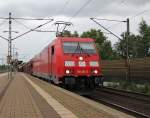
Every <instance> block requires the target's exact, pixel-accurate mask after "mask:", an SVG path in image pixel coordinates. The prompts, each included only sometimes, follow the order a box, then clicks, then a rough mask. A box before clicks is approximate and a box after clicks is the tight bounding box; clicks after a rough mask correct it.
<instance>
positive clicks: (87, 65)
mask: <svg viewBox="0 0 150 118" xmlns="http://www.w3.org/2000/svg"><path fill="white" fill-rule="evenodd" d="M31 62H32V72H33V74H34V75H36V76H40V77H43V78H46V79H48V80H52V81H53V82H54V83H56V84H59V83H62V82H63V81H64V78H65V77H67V78H69V77H74V78H78V77H87V78H94V77H96V78H100V79H101V78H102V71H101V64H100V62H101V58H100V56H99V54H98V52H97V50H96V46H95V43H94V39H91V38H73V37H68V38H67V37H58V38H56V39H55V40H54V41H53V42H52V43H50V44H49V45H48V46H47V47H46V48H45V49H44V50H43V51H42V52H41V53H40V54H39V55H36V56H35V57H34V58H33V59H32V61H31ZM67 81H68V80H67ZM67 83H68V82H67Z"/></svg>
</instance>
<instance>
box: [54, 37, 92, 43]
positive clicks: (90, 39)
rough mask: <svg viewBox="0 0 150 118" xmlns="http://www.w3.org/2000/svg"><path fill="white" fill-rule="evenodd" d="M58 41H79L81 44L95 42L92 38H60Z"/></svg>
mask: <svg viewBox="0 0 150 118" xmlns="http://www.w3.org/2000/svg"><path fill="white" fill-rule="evenodd" d="M56 40H62V41H79V42H87V41H88V42H93V41H94V39H92V38H78V37H58V38H57V39H56Z"/></svg>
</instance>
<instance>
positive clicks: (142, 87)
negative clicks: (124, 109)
mask: <svg viewBox="0 0 150 118" xmlns="http://www.w3.org/2000/svg"><path fill="white" fill-rule="evenodd" d="M118 83H119V84H118ZM107 86H108V87H112V88H115V89H123V90H127V91H133V92H139V93H144V94H148V95H150V83H142V84H140V83H138V84H137V83H135V82H133V81H132V82H129V81H118V82H116V81H114V82H113V81H112V82H111V84H109V83H108V84H107Z"/></svg>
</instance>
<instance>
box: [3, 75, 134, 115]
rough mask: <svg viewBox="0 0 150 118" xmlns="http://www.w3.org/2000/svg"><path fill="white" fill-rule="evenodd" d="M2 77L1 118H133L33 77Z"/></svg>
mask: <svg viewBox="0 0 150 118" xmlns="http://www.w3.org/2000/svg"><path fill="white" fill-rule="evenodd" d="M13 76H14V78H13V79H8V77H7V74H0V118H133V116H130V115H128V114H126V113H123V112H120V111H117V110H115V109H112V108H110V107H108V106H105V105H102V104H100V103H97V102H94V101H92V100H89V99H87V98H84V97H82V96H79V95H77V94H75V93H72V92H69V91H67V90H65V89H62V88H60V87H57V86H54V85H52V84H50V83H47V82H45V81H42V80H39V79H38V78H35V77H33V76H30V75H27V74H24V73H19V72H17V73H16V74H14V75H13Z"/></svg>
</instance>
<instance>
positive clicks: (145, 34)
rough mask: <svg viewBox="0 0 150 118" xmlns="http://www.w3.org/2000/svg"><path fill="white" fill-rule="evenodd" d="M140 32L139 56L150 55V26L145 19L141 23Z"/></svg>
mask: <svg viewBox="0 0 150 118" xmlns="http://www.w3.org/2000/svg"><path fill="white" fill-rule="evenodd" d="M139 33H140V35H139V48H138V51H139V53H138V56H139V57H144V56H150V26H148V25H147V23H146V22H145V21H144V20H142V22H141V23H140V24H139Z"/></svg>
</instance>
